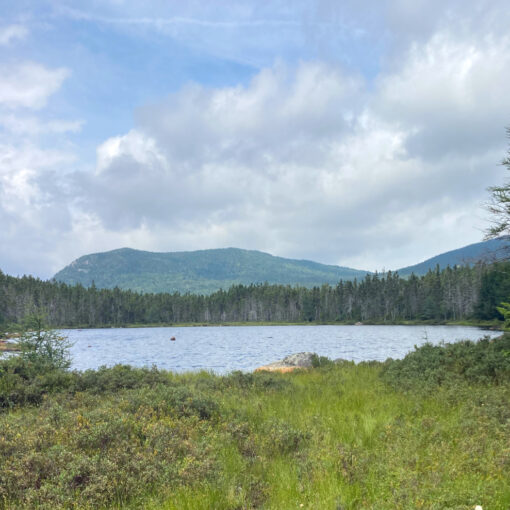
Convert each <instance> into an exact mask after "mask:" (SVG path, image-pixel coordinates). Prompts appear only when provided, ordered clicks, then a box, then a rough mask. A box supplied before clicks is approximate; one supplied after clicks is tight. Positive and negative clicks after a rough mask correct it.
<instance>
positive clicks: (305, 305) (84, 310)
mask: <svg viewBox="0 0 510 510" xmlns="http://www.w3.org/2000/svg"><path fill="white" fill-rule="evenodd" d="M0 294H3V295H4V296H6V299H5V300H3V301H0V314H3V316H4V317H5V318H6V319H7V320H8V321H9V322H10V323H13V322H20V321H22V320H23V318H24V317H25V315H26V313H27V311H29V310H34V309H35V310H41V309H42V310H47V311H48V315H47V317H48V322H49V324H50V325H51V326H53V327H64V326H69V327H83V326H90V327H105V326H122V325H130V324H138V325H144V324H152V325H155V324H164V325H168V324H179V323H187V324H216V323H232V322H238V323H243V324H249V323H295V322H305V321H306V322H316V323H325V322H334V321H342V322H352V323H355V322H357V321H363V322H365V323H369V322H372V323H393V324H395V323H401V322H403V321H416V320H420V321H430V322H433V323H438V322H444V321H466V320H471V319H473V318H475V317H476V318H477V319H482V320H495V319H496V320H497V319H498V318H501V317H500V315H499V313H498V311H497V310H496V306H497V305H499V303H501V301H504V300H505V299H506V298H507V296H508V295H510V263H508V262H507V263H503V262H501V263H497V264H493V265H488V266H485V265H483V264H480V265H476V266H474V267H468V266H466V267H453V268H450V267H447V268H446V269H444V270H443V271H440V270H439V268H436V269H435V270H434V271H429V272H428V273H427V274H426V275H424V276H422V277H417V276H415V275H411V276H410V277H409V278H408V279H404V278H401V277H400V276H399V275H398V274H397V273H392V272H388V273H387V274H384V275H379V274H374V275H367V276H366V277H365V278H364V279H363V280H360V281H354V282H351V281H347V282H343V281H340V282H339V283H338V284H337V285H336V286H334V287H332V286H329V285H322V286H321V287H314V288H311V289H308V288H306V287H290V286H284V285H269V284H260V285H249V286H245V285H235V286H233V287H231V288H229V289H228V290H226V291H224V290H221V291H218V292H215V293H213V294H211V295H209V296H202V295H192V294H185V295H181V294H140V293H136V292H131V291H121V290H119V289H112V290H106V289H101V290H99V289H97V288H96V287H95V286H92V287H90V288H85V287H83V286H81V285H76V286H72V287H71V286H68V285H65V284H61V283H55V282H42V281H40V280H37V279H35V278H31V277H23V278H14V277H11V276H3V277H2V278H0Z"/></svg>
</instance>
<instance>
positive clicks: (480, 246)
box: [398, 236, 510, 276]
mask: <svg viewBox="0 0 510 510" xmlns="http://www.w3.org/2000/svg"><path fill="white" fill-rule="evenodd" d="M509 257H510V237H508V236H506V237H505V236H503V237H499V238H497V239H490V240H489V241H482V242H480V243H474V244H469V245H467V246H464V247H462V248H458V249H457V250H451V251H447V252H445V253H441V254H440V255H436V256H435V257H432V258H430V259H427V260H425V261H423V262H420V263H419V264H415V265H413V266H408V267H403V268H401V269H399V270H398V274H399V275H400V276H409V275H411V274H412V273H414V274H415V275H418V276H421V275H424V274H425V273H427V271H429V270H430V269H434V268H435V267H436V266H437V265H438V266H439V268H440V269H445V268H446V267H448V266H450V267H453V266H465V265H473V264H475V263H476V262H479V261H483V262H488V263H491V262H496V261H498V260H503V259H505V258H506V259H507V258H509Z"/></svg>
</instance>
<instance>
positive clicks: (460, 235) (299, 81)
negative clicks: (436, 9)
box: [78, 40, 502, 269]
mask: <svg viewBox="0 0 510 510" xmlns="http://www.w3.org/2000/svg"><path fill="white" fill-rule="evenodd" d="M444 51H445V50H444V46H443V45H441V44H438V43H436V42H435V41H433V40H432V41H431V42H430V43H429V45H428V46H426V47H425V48H422V49H420V50H419V51H418V50H415V51H414V52H413V51H411V52H410V56H409V58H408V59H407V60H404V61H403V63H402V66H401V68H400V69H397V70H395V71H394V72H393V73H391V74H388V75H386V76H384V77H382V78H381V80H380V82H379V83H378V84H377V87H376V88H375V89H374V90H373V91H370V90H369V89H368V87H367V84H366V83H365V82H364V80H362V79H361V78H359V77H356V76H353V75H352V74H348V73H345V72H344V71H342V70H341V69H340V68H337V67H335V66H332V65H326V64H318V63H314V62H310V63H301V64H300V65H299V66H298V67H297V68H295V69H293V68H289V67H286V66H283V65H276V66H274V67H273V68H271V69H264V70H262V71H261V72H260V73H259V74H257V75H256V76H255V77H254V78H253V80H252V82H251V83H250V84H248V85H247V86H237V87H225V88H219V89H208V88H204V87H200V86H198V85H193V86H188V87H185V88H184V89H182V90H181V91H180V92H178V93H175V94H172V95H170V96H169V97H168V98H166V99H165V100H164V101H161V102H159V103H156V104H154V105H148V106H146V107H142V108H141V109H140V110H139V111H138V112H137V126H136V128H135V129H134V130H132V131H130V132H129V133H127V134H126V135H124V136H119V137H115V138H112V139H109V140H107V141H106V142H105V143H104V144H103V145H102V146H101V147H100V148H99V149H98V162H97V169H96V172H95V173H94V174H93V175H91V174H89V175H83V174H82V175H80V176H79V179H78V182H79V186H80V187H81V189H82V190H84V195H83V203H82V205H83V207H84V209H85V210H86V211H88V213H89V214H95V215H97V218H98V221H99V222H100V223H101V224H102V225H103V226H104V228H106V229H109V230H111V231H123V232H129V231H130V230H133V229H141V228H149V229H153V228H154V229H158V230H163V231H166V232H168V234H167V235H168V236H171V238H172V246H173V249H175V248H176V247H179V248H181V249H190V248H191V247H195V248H204V247H211V246H229V245H236V246H244V247H248V248H258V249H266V250H268V251H270V252H273V253H277V254H280V255H288V256H299V257H307V258H312V259H316V260H321V261H324V262H331V263H344V264H345V263H346V261H349V262H350V263H353V264H354V265H356V266H358V267H366V268H368V269H375V268H376V267H379V268H380V267H381V266H382V265H384V266H385V267H387V268H388V267H391V268H395V267H396V266H397V265H398V264H399V261H400V260H401V261H402V265H404V264H405V263H406V262H407V261H408V260H410V259H411V260H412V258H411V257H412V256H413V255H409V253H410V252H411V253H412V252H413V251H415V252H416V254H415V256H416V257H417V258H423V257H420V255H419V252H420V251H421V250H423V249H424V248H426V244H427V243H426V242H425V241H424V237H425V238H426V237H427V236H431V235H435V236H436V239H437V240H438V241H440V242H441V243H442V245H443V246H444V247H445V248H444V249H447V248H449V247H455V246H452V241H453V242H454V243H455V244H456V245H457V246H460V245H462V244H465V241H464V240H465V239H469V240H474V236H478V233H477V232H476V231H474V230H473V214H474V213H476V211H477V210H478V209H479V202H480V197H481V196H483V194H484V188H485V186H486V185H487V184H486V182H487V181H486V179H487V175H486V174H484V173H482V172H481V169H486V168H487V167H490V166H491V165H493V164H494V162H495V161H497V158H498V153H497V152H496V149H495V148H494V146H495V145H498V144H497V143H496V144H491V145H489V148H492V149H493V150H492V151H490V150H488V146H487V143H484V140H481V141H480V143H479V144H478V145H477V146H476V147H471V151H470V153H469V159H467V158H466V157H465V154H463V153H462V148H463V146H464V143H465V142H464V140H460V142H459V143H458V144H457V145H455V144H454V143H452V147H451V149H452V150H448V151H442V152H440V153H439V154H438V155H437V156H434V157H432V156H431V155H430V152H431V151H430V150H429V151H428V152H427V151H426V153H425V154H421V153H419V152H417V151H415V150H413V143H414V141H413V140H414V139H415V137H416V136H417V133H418V134H419V133H423V132H424V131H425V130H427V129H430V130H434V129H437V127H438V123H439V122H440V121H439V120H438V119H440V118H441V116H442V115H443V113H444V112H443V110H442V108H444V105H445V104H446V103H448V101H449V97H448V94H449V93H450V90H451V89H453V91H452V92H451V94H452V95H455V93H459V94H461V95H462V94H464V95H466V94H468V93H471V91H472V90H474V94H475V96H474V97H473V98H472V99H471V100H470V101H475V102H476V101H477V100H479V99H480V97H478V95H477V94H480V93H485V92H484V88H483V87H480V88H477V87H474V89H473V88H472V87H469V85H470V84H471V83H472V82H473V80H474V81H475V82H476V80H475V78H474V77H473V76H471V75H470V73H471V71H470V73H468V75H469V79H467V78H466V79H465V80H462V79H458V80H457V82H456V83H453V84H452V83H451V82H452V79H451V78H452V75H451V74H450V73H448V72H446V71H444V69H443V65H444V63H445V59H444V58H442V56H443V53H444ZM413 55H414V56H413ZM456 56H458V57H459V59H460V60H461V62H463V61H465V59H466V58H469V54H468V55H467V56H466V53H465V52H462V51H460V50H458V51H457V53H455V52H453V53H450V54H449V55H448V60H449V61H450V62H451V66H452V68H453V70H454V71H455V69H456V66H457V61H456V59H455V57H456ZM458 65H459V66H461V63H458ZM422 68H423V76H424V77H425V76H426V74H427V72H429V73H432V77H431V78H430V80H431V83H430V81H429V83H427V82H425V83H421V82H419V83H418V84H417V83H415V82H414V81H413V80H412V79H410V77H414V76H415V75H416V74H417V73H418V70H421V69H422ZM441 71H443V72H441ZM477 71H478V72H481V71H483V72H484V73H488V72H489V73H490V76H485V77H484V79H485V80H490V79H491V78H492V79H495V80H496V81H497V82H498V85H497V86H499V80H501V79H502V75H501V73H500V71H501V67H500V66H499V65H498V66H495V67H493V66H490V65H489V66H485V67H483V69H475V70H474V71H472V74H473V75H475V74H476V72H477ZM417 79H418V80H419V77H418V78H417ZM418 85H420V86H418ZM441 90H442V91H443V93H444V96H441V94H439V92H440V91H441ZM435 93H438V94H439V96H440V97H439V98H436V99H434V94H435ZM431 96H432V97H431ZM439 99H442V101H441V100H439ZM400 101H401V102H402V105H401V106H400V104H401V103H400ZM459 101H460V100H459ZM470 101H467V102H466V105H467V106H463V105H464V103H462V105H461V106H460V107H459V108H451V112H450V113H449V118H450V119H451V123H452V125H455V123H456V122H457V123H458V126H459V127H462V128H463V129H465V130H466V129H467V128H466V127H465V126H464V121H465V118H464V116H463V113H464V109H465V108H467V109H468V111H469V108H470V106H469V104H470ZM406 107H408V108H409V109H410V110H411V111H410V112H408V111H407V110H406ZM413 107H414V108H415V110H414V111H413ZM399 108H400V110H399ZM479 115H481V116H482V117H483V114H480V113H479ZM491 118H492V119H493V120H494V112H493V111H489V112H488V113H487V119H491ZM487 121H488V120H487ZM451 128H452V126H449V129H451ZM472 129H473V130H474V133H475V134H476V133H478V131H479V128H478V127H477V126H474V125H473V126H472ZM501 129H502V128H501ZM468 132H469V130H468ZM471 134H472V135H473V136H474V134H473V133H471ZM432 152H433V151H432ZM489 182H490V181H489ZM418 226H419V228H418ZM452 230H453V231H456V235H455V236H453V237H456V238H457V240H454V239H452V234H451V231H452ZM190 232H193V233H195V234H196V235H195V236H194V238H193V239H194V240H193V241H192V242H191V244H192V245H193V246H190V245H189V244H186V243H190ZM438 232H439V234H438ZM445 232H449V233H448V234H444V233H445ZM413 243H414V244H415V246H416V248H415V250H413V249H412V248H411V247H412V245H413ZM404 244H405V245H407V247H406V249H405V256H402V257H399V256H398V255H396V253H395V246H396V245H399V246H402V245H404ZM374 246H376V247H374ZM433 250H434V251H433V252H432V251H431V250H430V248H429V251H428V252H426V253H427V254H428V255H433V254H434V253H436V252H437V251H439V250H440V248H437V247H434V248H433ZM385 257H386V259H385ZM367 266H370V267H367Z"/></svg>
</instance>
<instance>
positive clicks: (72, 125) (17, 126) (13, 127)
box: [0, 113, 83, 136]
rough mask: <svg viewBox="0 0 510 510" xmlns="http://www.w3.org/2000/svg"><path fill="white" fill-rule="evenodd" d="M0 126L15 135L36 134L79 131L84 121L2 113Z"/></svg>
mask: <svg viewBox="0 0 510 510" xmlns="http://www.w3.org/2000/svg"><path fill="white" fill-rule="evenodd" d="M0 126H1V127H3V129H5V130H6V131H8V132H9V133H12V134H14V135H28V136H35V135H40V134H64V133H78V132H79V131H80V130H81V128H82V126H83V121H79V120H75V121H65V120H58V119H57V120H50V121H42V120H40V119H39V118H38V117H34V116H21V115H14V114H12V113H10V114H0Z"/></svg>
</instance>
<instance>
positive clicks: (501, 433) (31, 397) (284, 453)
mask: <svg viewBox="0 0 510 510" xmlns="http://www.w3.org/2000/svg"><path fill="white" fill-rule="evenodd" d="M315 365H316V366H315V368H313V369H310V370H303V371H296V372H293V373H288V374H277V373H254V374H247V373H241V372H235V373H232V374H230V375H228V376H216V375H214V374H210V373H206V372H201V373H193V374H192V373H189V374H182V375H177V374H173V373H170V372H165V371H159V370H156V369H135V368H131V367H127V366H120V365H119V366H116V367H114V368H109V369H107V368H103V369H99V370H96V371H86V372H82V373H78V372H69V371H67V370H63V369H61V368H58V369H57V368H51V367H50V368H48V366H46V367H45V368H44V369H43V368H41V367H42V365H41V366H37V363H35V362H34V360H33V359H32V360H28V361H27V359H24V358H23V356H21V357H11V358H9V359H6V360H3V361H1V362H0V406H1V407H2V411H1V412H0V508H5V509H8V508H9V509H10V508H16V509H17V508H21V509H23V508H40V509H50V508H51V509H55V508H80V509H82V508H83V509H87V508H90V509H92V508H94V509H96V508H127V509H131V508H132V509H135V508H137V509H138V508H144V509H149V510H160V509H165V510H171V509H172V510H173V509H175V510H185V509H190V510H191V509H221V510H223V509H232V510H234V509H239V510H240V509H251V508H264V509H278V510H282V509H283V510H286V509H294V508H296V509H300V508H305V509H306V508H308V509H332V510H339V509H345V510H346V509H374V510H375V509H377V510H384V509H406V510H407V509H415V508H425V509H438V510H439V509H441V510H443V509H455V510H461V509H462V510H464V509H466V510H467V509H473V508H474V507H475V505H481V506H482V507H483V509H484V510H487V509H489V510H508V508H509V507H510V483H509V480H510V404H509V403H510V335H508V334H507V335H504V336H502V337H500V338H498V339H496V340H492V341H489V340H487V339H486V340H482V341H480V342H478V343H472V342H462V343H459V344H452V345H445V346H438V347H433V346H431V345H426V346H424V347H421V348H419V349H418V350H416V351H415V352H413V353H411V354H409V355H408V356H407V357H406V358H405V359H404V360H401V361H391V360H390V361H387V362H385V363H376V362H370V363H360V364H358V365H355V364H353V363H349V362H343V363H339V364H335V363H333V362H331V361H329V360H327V359H325V358H316V363H315Z"/></svg>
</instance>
